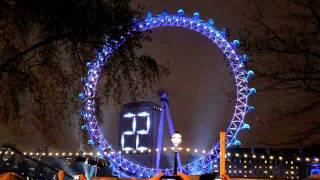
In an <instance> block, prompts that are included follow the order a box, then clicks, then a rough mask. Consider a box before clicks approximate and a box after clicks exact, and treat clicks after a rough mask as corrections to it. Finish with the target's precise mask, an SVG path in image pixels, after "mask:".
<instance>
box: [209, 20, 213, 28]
mask: <svg viewBox="0 0 320 180" xmlns="http://www.w3.org/2000/svg"><path fill="white" fill-rule="evenodd" d="M208 24H209V25H210V26H211V27H214V20H213V19H209V20H208Z"/></svg>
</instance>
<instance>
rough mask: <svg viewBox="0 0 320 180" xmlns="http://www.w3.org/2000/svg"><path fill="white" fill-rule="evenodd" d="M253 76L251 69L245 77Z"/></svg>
mask: <svg viewBox="0 0 320 180" xmlns="http://www.w3.org/2000/svg"><path fill="white" fill-rule="evenodd" d="M253 76H254V72H253V71H252V70H249V71H248V73H247V79H249V78H251V77H253Z"/></svg>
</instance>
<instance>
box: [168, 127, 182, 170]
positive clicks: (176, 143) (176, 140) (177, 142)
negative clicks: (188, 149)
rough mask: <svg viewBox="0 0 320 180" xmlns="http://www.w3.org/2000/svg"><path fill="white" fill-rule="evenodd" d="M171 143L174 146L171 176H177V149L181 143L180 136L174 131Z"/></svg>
mask: <svg viewBox="0 0 320 180" xmlns="http://www.w3.org/2000/svg"><path fill="white" fill-rule="evenodd" d="M171 142H172V144H173V146H174V169H173V175H177V169H178V160H177V156H178V147H179V145H180V143H181V142H182V136H181V134H180V133H179V132H178V131H176V132H175V133H174V134H173V135H172V137H171Z"/></svg>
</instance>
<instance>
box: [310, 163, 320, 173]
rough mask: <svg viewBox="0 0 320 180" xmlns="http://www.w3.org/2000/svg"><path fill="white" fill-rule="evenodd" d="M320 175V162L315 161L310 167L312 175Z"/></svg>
mask: <svg viewBox="0 0 320 180" xmlns="http://www.w3.org/2000/svg"><path fill="white" fill-rule="evenodd" d="M317 174H319V175H320V164H317V163H314V164H311V168H310V175H312V176H313V175H317Z"/></svg>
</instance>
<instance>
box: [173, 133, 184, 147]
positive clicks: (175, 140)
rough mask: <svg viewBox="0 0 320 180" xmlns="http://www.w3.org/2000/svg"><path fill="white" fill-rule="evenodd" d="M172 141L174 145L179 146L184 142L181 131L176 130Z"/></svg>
mask: <svg viewBox="0 0 320 180" xmlns="http://www.w3.org/2000/svg"><path fill="white" fill-rule="evenodd" d="M171 142H172V144H173V146H174V147H176V148H177V147H178V146H179V145H180V143H181V142H182V136H181V134H180V133H179V132H175V133H174V134H173V135H172V137H171Z"/></svg>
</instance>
